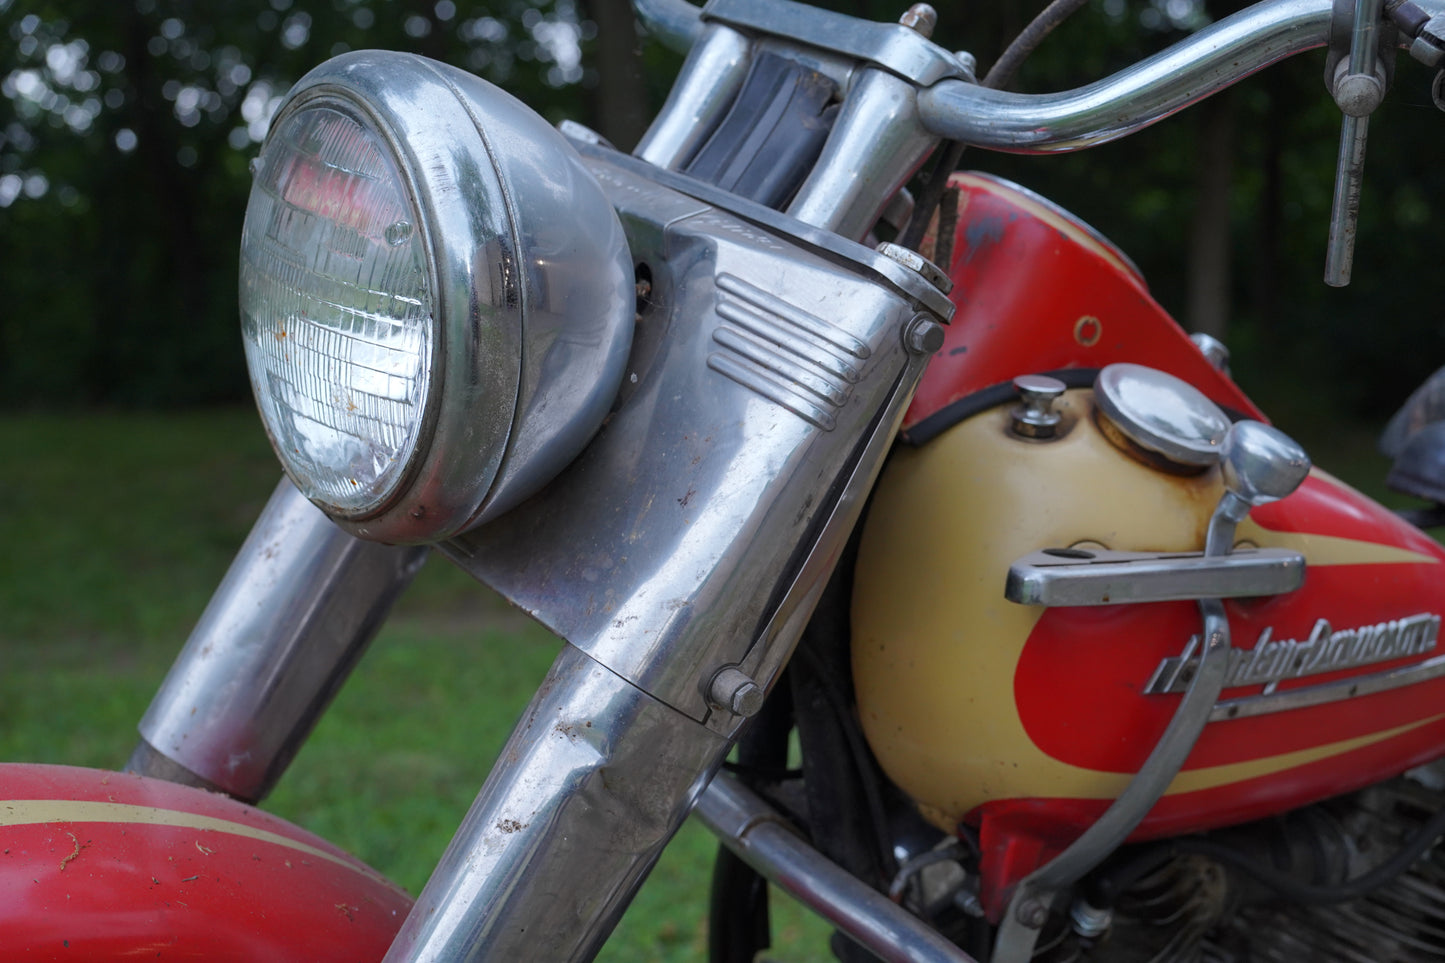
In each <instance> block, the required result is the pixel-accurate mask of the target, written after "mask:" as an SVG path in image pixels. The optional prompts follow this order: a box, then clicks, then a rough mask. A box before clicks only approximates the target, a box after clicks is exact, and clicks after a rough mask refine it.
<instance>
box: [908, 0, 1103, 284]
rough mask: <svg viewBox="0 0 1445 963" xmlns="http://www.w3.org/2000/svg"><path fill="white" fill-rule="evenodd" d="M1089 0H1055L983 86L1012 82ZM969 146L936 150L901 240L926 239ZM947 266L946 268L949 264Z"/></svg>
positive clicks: (914, 245) (1001, 59)
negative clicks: (1052, 36)
mask: <svg viewBox="0 0 1445 963" xmlns="http://www.w3.org/2000/svg"><path fill="white" fill-rule="evenodd" d="M1087 2H1088V0H1053V2H1052V3H1050V4H1049V5H1048V6H1047V7H1045V8H1044V9H1043V10H1042V11H1040V13H1039V15H1038V16H1036V17H1034V19H1033V20H1031V21H1029V25H1028V26H1027V27H1024V29H1023V31H1022V32H1021V33H1019V35H1018V36H1017V37H1015V38H1014V39H1013V42H1012V43H1010V44H1009V45H1008V47H1006V48H1005V49H1004V52H1003V53H1002V54H1000V55H999V58H998V59H997V60H995V61H994V63H993V66H992V67H990V68H989V70H988V73H987V74H985V75H984V78H983V80H982V81H980V82H979V86H981V87H989V88H992V89H994V90H1002V89H1003V88H1004V87H1006V86H1008V84H1009V83H1010V82H1011V81H1012V80H1013V78H1014V74H1016V73H1018V69H1019V66H1020V65H1021V64H1022V63H1023V62H1024V60H1025V59H1026V58H1027V57H1028V56H1029V54H1031V53H1033V52H1034V50H1036V49H1037V48H1038V46H1039V44H1041V43H1043V41H1044V38H1045V37H1047V36H1048V35H1049V34H1051V33H1053V32H1054V28H1055V27H1057V26H1058V25H1059V24H1061V23H1063V22H1064V21H1065V20H1067V19H1068V18H1069V17H1070V16H1071V15H1073V14H1074V13H1076V12H1078V10H1079V9H1080V8H1081V7H1083V6H1084V4H1086V3H1087ZM966 147H967V145H966V144H964V143H963V142H962V141H957V140H955V141H949V142H947V143H946V144H942V145H940V146H939V148H938V151H937V152H936V153H935V154H934V162H933V167H932V168H931V169H930V171H929V173H928V177H927V179H926V180H925V181H924V184H923V190H922V191H921V192H920V193H919V195H918V203H917V204H916V205H915V206H914V208H913V216H912V217H911V218H910V219H909V221H908V227H907V228H906V229H905V230H904V232H903V233H902V234H901V235H900V236H899V239H898V243H899V244H901V245H902V246H904V247H906V248H910V249H912V250H915V251H916V250H918V246H919V244H921V243H922V242H923V235H924V234H926V233H927V232H928V222H929V221H930V220H931V219H932V218H933V211H934V209H935V208H936V207H938V202H939V201H940V200H942V199H943V192H944V190H945V188H947V187H948V178H949V175H951V174H952V173H953V172H954V171H956V170H958V163H959V161H960V160H961V159H962V158H963V152H964V149H965V148H966ZM943 267H944V268H945V269H946V268H947V267H948V265H946V264H945V265H943Z"/></svg>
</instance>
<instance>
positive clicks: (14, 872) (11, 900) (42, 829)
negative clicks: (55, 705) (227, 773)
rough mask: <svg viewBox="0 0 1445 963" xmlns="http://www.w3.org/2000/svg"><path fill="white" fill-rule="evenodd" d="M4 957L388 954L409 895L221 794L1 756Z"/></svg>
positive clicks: (312, 962)
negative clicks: (3, 761)
mask: <svg viewBox="0 0 1445 963" xmlns="http://www.w3.org/2000/svg"><path fill="white" fill-rule="evenodd" d="M0 850H3V852H0V944H3V946H4V947H5V959H6V960H15V961H27V960H34V961H39V960H62V959H75V960H86V961H120V960H136V959H160V960H206V961H212V963H214V961H236V963H241V961H248V963H249V961H256V960H265V961H268V963H286V961H295V963H301V961H308V963H316V961H335V963H343V961H346V963H360V961H365V960H380V959H381V958H382V956H383V955H385V953H386V950H387V947H388V946H390V945H391V941H392V938H393V936H394V935H395V934H396V931H397V930H398V929H399V928H400V926H401V923H402V921H403V920H404V919H405V918H406V914H407V912H408V911H409V910H410V908H411V900H410V899H409V898H408V897H407V895H406V894H405V893H403V892H402V891H401V890H400V889H399V888H397V887H396V886H394V885H393V884H391V883H389V882H387V881H386V880H385V879H384V878H383V877H381V876H380V875H379V874H377V873H376V872H375V871H374V870H372V869H370V868H369V867H367V866H366V865H365V864H364V863H362V862H360V861H359V860H357V859H355V858H354V857H351V856H349V855H347V854H346V853H344V852H342V851H341V850H339V849H337V848H336V847H335V846H332V845H331V844H330V843H327V842H326V841H325V840H323V839H321V838H320V837H318V836H315V835H312V834H311V833H308V832H306V831H305V830H302V829H299V828H298V827H296V826H293V825H291V824H290V823H287V822H286V821H284V820H282V819H278V818H276V817H275V816H271V815H268V814H266V813H264V812H261V811H260V810H258V809H254V808H252V807H250V806H246V805H244V804H242V803H239V802H236V801H235V800H232V799H229V798H227V797H225V796H221V795H217V794H214V793H207V792H202V791H200V790H197V789H190V788H187V787H184V786H177V785H174V784H172V783H168V782H162V781H159V780H153V779H145V778H142V777H140V776H134V775H129V774H122V773H116V772H103V771H100V770H94V769H75V768H70V767H64V766H40V765H29V764H18V763H10V764H3V765H0Z"/></svg>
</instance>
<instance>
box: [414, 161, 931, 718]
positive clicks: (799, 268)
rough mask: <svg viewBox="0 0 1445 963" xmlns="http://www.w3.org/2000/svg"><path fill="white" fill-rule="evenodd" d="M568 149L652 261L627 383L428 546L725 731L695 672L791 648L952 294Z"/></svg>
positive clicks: (769, 219)
mask: <svg viewBox="0 0 1445 963" xmlns="http://www.w3.org/2000/svg"><path fill="white" fill-rule="evenodd" d="M579 149H581V150H583V156H584V160H585V161H586V163H587V164H588V166H589V168H590V169H591V171H592V173H593V175H594V176H595V177H596V178H597V180H598V181H599V183H601V185H602V187H603V190H604V191H605V192H606V193H607V195H608V197H609V198H610V199H611V201H612V203H613V204H614V205H615V206H616V208H617V211H618V214H619V215H620V216H621V219H622V223H623V226H624V229H625V230H626V232H627V234H628V242H629V245H630V246H631V249H632V252H633V257H634V260H635V261H636V262H637V263H638V264H639V265H645V267H646V272H645V273H646V274H648V275H650V278H651V288H650V292H649V293H648V294H647V295H646V296H645V298H643V299H642V300H643V301H644V302H645V304H644V307H643V310H642V311H641V313H640V314H639V316H638V328H637V332H636V334H635V337H634V344H633V352H632V356H631V358H630V360H629V366H628V368H627V374H626V375H625V376H624V379H623V388H622V392H621V394H620V396H619V398H618V401H617V402H616V404H615V406H614V410H613V413H612V414H611V416H610V417H609V419H608V421H607V423H606V424H605V425H604V427H603V428H602V430H601V431H600V432H599V433H598V435H597V436H596V437H595V438H594V439H593V441H592V443H591V444H590V445H589V447H588V448H587V449H586V450H585V451H584V452H583V453H582V455H581V456H580V457H579V458H578V459H577V460H576V461H575V462H573V463H572V465H570V466H569V467H568V469H567V470H566V471H564V472H563V473H562V474H561V475H560V476H559V477H558V478H557V479H556V480H554V481H553V482H552V483H551V484H550V485H549V486H548V487H547V488H545V489H544V490H543V491H542V492H540V493H539V494H538V495H536V496H534V497H533V498H532V499H530V500H529V501H527V502H525V503H523V504H522V505H521V506H519V507H517V508H515V509H513V510H512V511H511V512H509V513H507V514H506V515H504V516H502V517H501V518H499V519H497V520H496V521H493V522H491V523H488V524H486V525H484V526H482V527H481V528H479V529H476V530H474V531H472V532H469V533H467V534H465V535H463V536H461V537H459V538H457V539H455V540H453V541H451V542H448V543H445V544H443V545H442V546H441V548H442V550H443V551H444V552H445V553H446V554H448V555H449V556H450V557H451V558H452V559H453V560H454V561H455V562H457V563H458V564H460V565H461V566H462V567H463V568H465V569H467V570H468V571H470V572H472V573H473V574H474V575H475V576H476V577H478V578H479V579H481V580H482V581H484V582H486V583H487V584H489V585H491V586H492V587H493V588H495V589H497V590H498V591H499V592H501V593H502V594H503V595H505V596H506V597H507V598H509V599H510V600H511V601H513V602H514V603H516V604H517V605H519V606H520V607H522V608H523V609H525V610H526V611H528V612H529V613H531V614H532V615H533V616H535V617H536V618H537V619H539V620H540V621H541V622H543V623H544V624H545V625H547V626H548V627H549V628H551V629H552V630H553V631H555V632H556V633H557V634H558V635H560V636H562V637H563V638H564V639H566V640H567V641H569V642H571V643H572V644H573V645H576V646H577V647H578V648H580V649H582V650H583V651H584V652H586V653H587V654H588V655H589V656H591V657H592V658H593V659H596V660H597V661H598V662H600V663H601V664H603V665H605V666H607V667H608V668H609V669H610V670H612V671H613V672H615V673H617V674H618V675H619V676H621V677H622V678H624V679H627V680H628V681H629V682H631V683H632V684H634V685H636V686H638V687H639V688H640V689H642V690H643V691H645V692H648V693H649V694H651V695H653V696H654V697H656V698H658V699H660V700H662V701H663V702H665V703H667V704H668V705H671V706H673V707H674V708H676V709H677V710H679V711H680V712H682V713H684V714H685V715H686V716H688V717H690V718H692V719H695V720H698V721H700V722H704V723H705V724H706V725H708V726H709V727H710V728H714V729H716V730H719V731H725V730H729V729H730V728H731V727H733V726H735V725H736V723H737V722H738V721H740V719H739V717H738V716H737V715H736V713H734V712H733V711H732V709H731V708H720V707H719V705H718V701H719V700H718V699H716V698H713V699H710V698H709V692H708V685H709V682H710V680H712V679H713V678H714V677H715V676H716V675H717V674H718V673H719V672H720V671H722V670H724V669H727V668H730V667H733V668H741V669H742V671H743V672H744V673H745V674H747V675H749V676H751V677H752V678H754V679H757V680H758V683H759V684H760V685H762V686H766V685H767V683H768V681H769V677H770V676H771V675H772V674H773V673H774V672H775V671H776V669H777V668H779V667H780V666H781V663H782V662H783V661H784V660H785V658H786V655H787V653H788V652H789V651H790V650H791V647H792V645H793V643H794V642H795V641H796V637H797V633H798V632H800V631H801V628H802V623H803V622H805V621H806V617H807V614H808V612H809V611H810V610H811V607H812V601H813V600H815V598H816V593H817V592H818V591H820V590H821V586H822V584H823V582H825V581H826V579H827V577H828V575H829V573H830V572H831V569H832V561H833V560H834V559H835V558H836V554H837V551H838V550H839V549H840V548H841V546H842V543H843V541H845V540H846V538H847V534H848V532H849V531H850V530H851V528H852V524H853V522H854V521H855V520H856V517H857V514H858V510H859V508H860V506H861V497H862V496H863V495H864V494H865V493H866V491H867V489H868V488H869V487H871V483H872V479H873V477H874V476H875V474H876V472H877V470H878V468H879V466H880V465H881V461H882V458H883V456H884V454H886V452H887V449H888V447H889V444H890V443H891V440H892V437H893V434H894V432H895V431H896V428H897V424H898V421H899V419H900V418H901V416H902V413H903V409H904V406H906V404H907V401H908V399H909V398H910V397H911V396H912V392H913V389H914V387H915V386H916V384H917V381H918V378H919V376H920V375H921V373H922V371H923V368H924V366H925V364H926V362H927V358H928V356H929V353H930V351H931V350H932V349H933V348H936V345H937V341H938V340H939V339H936V338H930V337H928V336H927V335H928V333H929V328H930V326H936V324H937V323H938V322H939V321H944V320H946V319H947V317H948V316H949V315H950V314H951V312H952V305H951V304H950V303H949V302H948V300H947V298H946V297H944V295H943V294H942V293H941V292H940V291H938V289H937V288H935V287H933V286H932V285H931V284H930V283H929V282H928V281H926V280H924V279H923V278H922V277H921V276H920V275H918V274H916V273H914V272H913V271H911V270H909V269H907V268H904V267H902V266H900V265H899V264H897V263H895V262H893V261H890V260H888V259H886V258H883V257H881V256H880V255H878V254H876V253H875V252H873V251H871V250H869V249H867V248H865V247H863V246H861V245H857V244H854V243H852V242H849V241H844V240H841V239H840V238H838V237H837V235H833V234H829V233H826V232H823V231H820V230H817V229H816V228H811V227H809V226H808V225H805V224H803V223H801V222H799V221H796V220H794V219H792V218H789V217H787V216H786V215H783V214H779V213H777V212H776V211H771V210H768V209H765V208H761V207H757V206H754V205H751V204H748V203H747V202H743V201H739V200H738V199H736V198H732V197H731V196H730V195H724V194H722V193H721V192H716V191H715V190H713V189H711V188H709V187H708V186H707V185H703V184H700V183H698V182H695V181H692V180H691V179H689V178H686V177H683V176H682V175H677V174H671V173H669V172H665V171H659V170H657V169H656V168H653V167H650V166H649V165H646V164H644V163H642V162H640V161H637V160H634V159H633V158H630V157H627V156H625V155H620V154H616V153H614V152H611V151H606V150H604V149H601V148H586V147H583V146H582V145H579ZM639 273H640V274H642V273H644V272H642V271H641V268H640V269H639Z"/></svg>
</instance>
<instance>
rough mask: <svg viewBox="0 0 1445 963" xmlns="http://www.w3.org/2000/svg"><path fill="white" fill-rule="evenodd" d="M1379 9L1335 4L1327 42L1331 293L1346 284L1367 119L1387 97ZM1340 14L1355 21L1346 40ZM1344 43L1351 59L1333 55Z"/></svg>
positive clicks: (1380, 0) (1370, 1)
mask: <svg viewBox="0 0 1445 963" xmlns="http://www.w3.org/2000/svg"><path fill="white" fill-rule="evenodd" d="M1383 7H1384V0H1344V2H1337V3H1336V4H1335V15H1334V21H1333V23H1332V26H1331V38H1330V46H1331V48H1332V51H1331V52H1332V56H1331V57H1330V59H1329V62H1328V63H1327V65H1326V70H1325V80H1326V84H1327V86H1328V87H1329V90H1330V95H1331V96H1333V97H1334V99H1335V104H1336V105H1337V106H1338V107H1339V108H1340V110H1341V112H1343V113H1344V122H1343V124H1342V125H1341V127H1340V151H1339V158H1338V160H1337V161H1336V163H1335V194H1334V200H1333V203H1332V207H1331V211H1330V234H1329V244H1328V247H1327V249H1326V253H1325V283H1326V284H1328V285H1330V286H1331V287H1337V288H1338V287H1344V286H1345V285H1347V284H1349V283H1350V268H1351V266H1352V264H1353V262H1354V257H1355V230H1356V227H1357V225H1358V222H1359V214H1360V188H1361V185H1362V182H1363V180H1364V173H1365V142H1366V139H1367V138H1368V136H1369V128H1370V114H1371V113H1373V112H1374V110H1375V108H1376V107H1378V106H1380V101H1381V100H1383V99H1384V97H1385V82H1386V79H1387V74H1386V64H1385V63H1384V62H1383V58H1382V57H1381V56H1380V43H1381V40H1382V39H1389V38H1384V37H1382V33H1383V32H1384V31H1385V30H1389V31H1390V32H1391V33H1393V31H1394V27H1393V25H1392V24H1390V23H1388V22H1386V21H1382V19H1381V13H1382V10H1383ZM1351 8H1353V9H1351ZM1344 13H1352V15H1353V16H1352V21H1351V24H1350V28H1349V32H1348V34H1344V33H1343V31H1342V30H1341V29H1340V28H1341V27H1342V25H1343V23H1342V21H1343V17H1342V14H1344ZM1345 38H1348V41H1349V53H1348V55H1347V56H1340V55H1339V54H1338V52H1337V51H1338V50H1339V48H1340V47H1342V46H1343V44H1342V43H1340V41H1341V40H1343V39H1345ZM1387 49H1392V48H1387Z"/></svg>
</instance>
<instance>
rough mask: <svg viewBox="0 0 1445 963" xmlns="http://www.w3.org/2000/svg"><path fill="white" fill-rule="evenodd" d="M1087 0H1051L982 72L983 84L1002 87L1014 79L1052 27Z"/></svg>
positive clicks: (996, 88)
mask: <svg viewBox="0 0 1445 963" xmlns="http://www.w3.org/2000/svg"><path fill="white" fill-rule="evenodd" d="M1088 2H1089V0H1053V3H1050V4H1049V5H1048V6H1047V7H1044V9H1043V10H1042V11H1041V12H1040V13H1039V15H1038V16H1037V17H1034V19H1033V20H1031V21H1030V22H1029V25H1028V26H1027V27H1024V29H1023V32H1021V33H1020V34H1019V35H1018V36H1017V37H1015V38H1014V39H1013V43H1011V44H1009V45H1008V47H1007V49H1005V50H1004V52H1003V53H1002V54H1000V55H999V58H998V59H997V60H995V61H994V62H993V66H992V67H990V68H988V73H987V74H985V75H984V78H983V84H982V85H983V86H984V87H991V88H993V89H994V90H1003V89H1004V88H1005V87H1007V86H1008V85H1009V83H1010V82H1011V81H1012V80H1013V79H1014V74H1016V73H1018V70H1019V67H1020V66H1021V65H1022V64H1023V62H1024V60H1025V59H1026V58H1027V57H1028V56H1029V54H1031V53H1033V52H1034V50H1036V49H1037V48H1038V46H1039V44H1041V43H1043V42H1044V38H1045V37H1047V36H1048V35H1049V34H1051V33H1053V32H1054V28H1055V27H1057V26H1058V25H1059V24H1061V23H1063V22H1064V21H1065V20H1067V19H1068V18H1069V17H1070V16H1072V15H1073V14H1074V13H1076V12H1077V11H1078V10H1079V8H1081V7H1082V6H1084V4H1086V3H1088Z"/></svg>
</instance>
